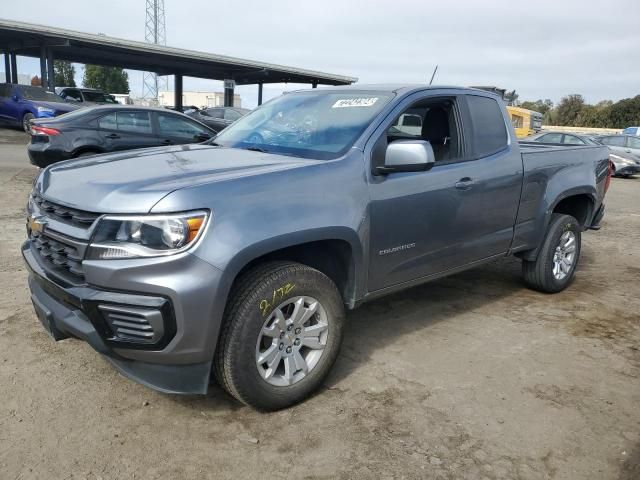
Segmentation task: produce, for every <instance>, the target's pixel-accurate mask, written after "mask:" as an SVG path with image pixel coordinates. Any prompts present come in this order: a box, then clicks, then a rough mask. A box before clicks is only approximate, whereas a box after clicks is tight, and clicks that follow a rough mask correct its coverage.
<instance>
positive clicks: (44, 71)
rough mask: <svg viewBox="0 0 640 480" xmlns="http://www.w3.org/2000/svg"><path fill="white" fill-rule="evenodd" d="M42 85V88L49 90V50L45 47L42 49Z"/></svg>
mask: <svg viewBox="0 0 640 480" xmlns="http://www.w3.org/2000/svg"><path fill="white" fill-rule="evenodd" d="M40 85H42V88H49V82H48V81H47V49H46V48H45V46H44V45H43V46H41V47H40Z"/></svg>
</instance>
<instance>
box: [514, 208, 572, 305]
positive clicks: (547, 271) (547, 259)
mask: <svg viewBox="0 0 640 480" xmlns="http://www.w3.org/2000/svg"><path fill="white" fill-rule="evenodd" d="M581 230H582V229H581V227H580V224H579V223H578V221H577V220H576V219H575V218H574V217H572V216H571V215H563V214H559V213H554V214H553V215H552V216H551V221H550V222H549V228H548V229H547V234H546V236H545V238H544V241H543V242H542V247H541V248H540V252H539V253H538V258H536V259H535V260H534V261H526V260H523V262H522V273H523V275H524V281H525V283H526V284H527V285H528V286H529V287H531V288H533V289H535V290H539V291H541V292H547V293H555V292H560V291H561V290H564V289H565V288H566V287H567V286H568V285H569V284H570V283H571V281H572V280H573V277H574V275H575V272H576V267H577V266H578V260H579V258H580V247H581Z"/></svg>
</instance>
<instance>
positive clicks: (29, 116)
mask: <svg viewBox="0 0 640 480" xmlns="http://www.w3.org/2000/svg"><path fill="white" fill-rule="evenodd" d="M34 118H36V117H34V115H33V113H31V112H27V113H25V114H24V115H23V117H22V129H23V130H24V131H25V132H27V133H29V132H30V131H31V120H33V119H34Z"/></svg>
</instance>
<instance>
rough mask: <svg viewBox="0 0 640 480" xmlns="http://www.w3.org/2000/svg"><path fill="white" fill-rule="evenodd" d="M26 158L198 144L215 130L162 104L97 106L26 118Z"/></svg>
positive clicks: (50, 159)
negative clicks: (28, 126) (28, 125)
mask: <svg viewBox="0 0 640 480" xmlns="http://www.w3.org/2000/svg"><path fill="white" fill-rule="evenodd" d="M30 133H31V142H30V143H29V146H28V152H29V158H30V159H31V163H33V164H34V165H37V166H38V167H46V166H47V165H51V164H52V163H55V162H58V161H60V160H66V159H69V158H76V157H81V156H86V155H94V154H97V153H106V152H114V151H118V150H131V149H136V148H145V147H157V146H162V145H181V144H187V143H201V142H204V141H206V140H209V139H211V138H212V137H214V136H215V135H216V132H215V131H214V130H212V129H211V128H209V127H207V126H206V125H203V124H202V123H200V122H197V121H195V120H194V119H192V118H190V117H188V116H186V115H184V114H182V113H179V112H176V111H173V110H167V109H163V108H152V107H135V106H131V105H119V104H118V105H109V106H107V105H102V106H96V107H93V108H86V109H82V110H77V111H75V112H72V113H69V114H67V115H64V116H62V117H59V118H52V119H46V120H44V119H41V120H35V121H33V122H32V125H31V129H30Z"/></svg>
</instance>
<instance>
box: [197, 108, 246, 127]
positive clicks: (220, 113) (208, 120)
mask: <svg viewBox="0 0 640 480" xmlns="http://www.w3.org/2000/svg"><path fill="white" fill-rule="evenodd" d="M250 111H251V110H247V109H246V108H239V107H214V108H205V109H204V110H196V111H193V112H189V113H188V115H189V116H190V117H191V118H195V119H196V120H198V121H199V122H202V123H204V124H205V125H207V126H209V127H210V128H212V129H214V130H215V131H216V132H219V131H220V130H222V129H224V128H227V127H228V126H229V125H231V124H232V123H233V122H235V121H236V120H238V119H240V118H242V117H244V116H245V115H246V114H247V113H249V112H250Z"/></svg>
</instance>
